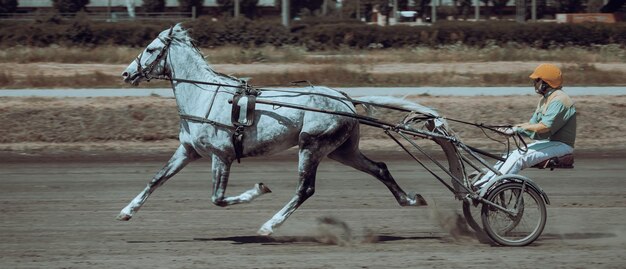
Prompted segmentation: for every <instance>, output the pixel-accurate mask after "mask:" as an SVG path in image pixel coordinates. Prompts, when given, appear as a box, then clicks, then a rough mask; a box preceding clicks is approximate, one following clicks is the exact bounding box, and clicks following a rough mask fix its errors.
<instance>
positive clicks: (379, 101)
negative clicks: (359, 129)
mask: <svg viewBox="0 0 626 269" xmlns="http://www.w3.org/2000/svg"><path fill="white" fill-rule="evenodd" d="M352 99H355V100H357V101H361V102H365V103H362V105H363V106H364V107H365V110H366V111H367V114H368V115H370V116H371V115H372V114H373V113H374V112H375V111H376V108H375V107H376V106H375V105H385V106H391V107H399V108H404V109H408V110H411V111H415V112H417V113H420V114H424V115H427V116H431V117H433V120H434V122H435V124H436V126H437V127H443V129H448V130H449V126H448V123H447V122H446V120H445V119H443V118H441V117H440V116H439V113H438V112H437V111H436V110H435V109H433V108H430V107H427V106H424V105H420V104H419V103H417V102H412V101H409V100H406V99H403V98H398V97H392V96H362V97H356V98H354V97H353V98H352ZM368 103H369V104H368ZM372 104H373V105H372Z"/></svg>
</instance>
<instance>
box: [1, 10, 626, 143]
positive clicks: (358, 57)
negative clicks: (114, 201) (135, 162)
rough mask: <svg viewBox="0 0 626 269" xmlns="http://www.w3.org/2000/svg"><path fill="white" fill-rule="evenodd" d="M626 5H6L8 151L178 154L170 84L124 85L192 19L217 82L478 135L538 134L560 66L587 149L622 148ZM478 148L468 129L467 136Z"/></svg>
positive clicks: (3, 35) (192, 30)
mask: <svg viewBox="0 0 626 269" xmlns="http://www.w3.org/2000/svg"><path fill="white" fill-rule="evenodd" d="M625 2H626V1H624V0H588V1H584V0H570V1H564V0H553V1H549V0H509V1H507V0H433V1H429V0H343V1H339V0H301V1H296V0H0V95H1V96H4V97H0V98H2V99H3V100H4V101H3V102H1V104H0V111H1V112H2V113H1V114H0V124H1V126H3V128H2V129H1V130H0V146H1V147H2V150H5V151H7V150H8V151H11V150H16V151H29V152H32V151H33V150H35V148H37V149H39V150H40V151H46V150H47V149H49V148H50V147H52V146H59V145H60V146H59V147H64V148H68V147H69V148H75V149H77V150H79V151H80V150H88V149H90V150H95V148H94V147H91V146H89V145H87V144H80V143H92V142H98V143H109V146H108V147H110V148H112V149H113V150H119V148H120V146H119V145H120V143H121V142H122V141H124V142H128V141H131V142H133V141H134V142H151V143H153V142H166V143H165V144H167V143H169V144H167V145H170V144H175V143H176V142H175V141H176V138H177V130H178V117H177V116H176V115H175V113H176V110H175V108H174V106H175V103H174V102H173V100H172V99H171V89H169V83H167V82H163V81H151V82H150V83H142V85H141V86H140V88H144V89H137V90H144V91H143V92H141V91H140V92H135V91H131V90H129V89H127V88H129V87H130V86H128V85H127V84H124V83H123V82H122V79H121V76H120V74H121V72H122V71H123V70H124V69H125V67H126V66H127V65H128V64H129V63H130V62H131V61H132V60H133V59H134V58H135V57H136V56H137V55H138V54H139V52H140V51H141V50H142V49H143V48H144V47H145V46H146V45H147V44H149V43H150V42H151V41H152V40H153V39H154V38H155V37H156V36H157V34H158V33H159V32H161V31H163V30H164V29H167V28H169V27H170V26H172V25H173V24H175V23H178V22H182V23H183V25H184V27H185V28H187V29H189V31H190V34H191V36H192V37H193V38H194V39H195V41H196V43H197V45H198V46H199V48H200V49H201V50H202V52H203V53H204V55H205V56H206V60H207V61H208V62H209V63H210V64H211V66H212V67H213V68H214V69H215V70H217V71H220V72H222V73H226V74H230V75H234V76H238V77H249V78H251V80H250V83H251V84H252V85H256V86H264V85H289V82H291V81H297V80H309V81H311V82H312V83H313V84H317V85H328V86H331V87H339V88H342V89H345V90H346V91H348V90H350V89H351V88H358V87H368V88H367V89H368V90H366V91H365V92H361V94H370V95H378V94H392V93H393V92H395V93H400V95H408V96H410V97H409V98H415V99H419V100H420V102H422V103H424V104H426V105H431V106H433V107H435V108H437V109H439V110H440V111H441V112H442V113H443V114H444V115H448V116H451V117H454V116H457V117H461V118H471V119H472V120H474V121H479V122H490V123H515V122H521V121H526V120H527V117H528V116H529V115H530V113H531V111H532V109H533V108H534V106H535V104H536V96H534V92H533V90H532V84H531V83H530V80H529V79H528V75H529V74H530V73H531V72H532V70H533V69H534V68H535V67H536V66H537V65H538V64H540V63H543V62H550V63H554V64H557V65H558V66H560V67H561V68H562V69H563V70H564V77H565V88H564V89H565V90H566V91H568V90H571V91H572V93H576V95H580V96H578V97H575V100H576V101H577V102H578V105H577V106H578V107H579V109H578V110H579V112H580V114H581V115H582V116H581V120H580V121H581V122H580V124H579V128H582V129H586V130H585V131H584V132H581V134H580V135H579V137H580V140H579V141H580V143H579V144H580V145H581V147H588V148H592V149H596V148H599V147H600V148H601V147H605V148H615V145H616V144H615V141H616V140H615V139H621V138H619V137H622V136H623V133H624V131H626V130H623V129H624V128H626V127H624V126H623V125H624V124H623V118H624V117H626V115H625V114H624V113H626V112H624V111H625V109H624V107H626V102H625V101H624V96H625V95H626V90H625V88H624V85H625V84H626V80H625V79H624V78H626V48H625V45H626V23H625V22H623V19H624V12H625V11H626V5H625ZM398 87H400V89H397V88H398ZM448 87H455V88H452V89H450V88H448ZM392 88H395V89H392ZM157 89H158V90H159V91H157ZM396 90H398V91H396ZM168 92H169V93H170V94H169V95H168V94H167V93H168ZM504 93H506V94H504ZM101 95H107V96H109V97H98V98H96V96H101ZM129 95H139V96H141V95H143V96H144V97H128V96H129ZM442 95H445V96H446V97H445V100H442V99H441V98H440V97H439V96H442ZM492 95H500V96H492ZM501 95H511V96H508V97H507V96H504V97H503V96H501ZM519 95H526V96H525V97H519ZM607 95H608V96H610V98H607ZM10 96H11V97H10ZM33 96H34V97H33ZM43 96H56V97H53V98H49V97H43ZM68 96H82V97H68ZM145 96H147V98H146V97H145ZM460 96H464V97H460ZM102 98H104V99H102ZM494 103H497V104H498V105H497V106H496V108H494V107H493V106H487V105H485V104H494ZM494 109H497V111H498V112H499V113H493V111H494ZM166 115H167V116H166ZM586 115H588V116H586ZM592 115H596V116H597V115H603V117H605V118H606V120H604V121H601V122H598V121H595V122H594V118H593V116H592ZM35 122H36V123H37V124H33V123H35ZM37 125H39V126H40V125H45V126H47V128H43V129H42V128H36V126H37ZM591 126H594V127H593V128H588V129H587V127H591ZM590 129H593V130H590ZM378 135H380V134H378V133H377V134H373V133H372V134H371V135H370V134H368V132H364V136H366V137H370V138H372V139H374V138H377V137H378ZM477 135H479V134H473V133H471V131H470V130H467V132H465V133H464V138H467V139H471V138H473V137H477ZM615 137H617V138H615ZM623 140H626V138H625V139H623ZM477 141H479V139H478V138H477ZM620 141H621V140H620ZM19 143H29V144H28V145H25V144H19ZM36 143H42V144H36ZM49 143H53V144H49ZM54 143H56V144H54ZM62 143H70V144H62ZM625 144H626V143H621V144H618V145H622V146H618V147H626V146H623V145H625ZM165 147H166V148H168V150H169V146H165Z"/></svg>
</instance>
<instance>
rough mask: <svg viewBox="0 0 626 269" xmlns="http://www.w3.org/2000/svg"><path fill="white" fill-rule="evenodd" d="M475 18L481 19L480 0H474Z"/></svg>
mask: <svg viewBox="0 0 626 269" xmlns="http://www.w3.org/2000/svg"><path fill="white" fill-rule="evenodd" d="M474 19H475V20H476V21H478V20H480V0H474Z"/></svg>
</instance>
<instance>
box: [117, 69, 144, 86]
mask: <svg viewBox="0 0 626 269" xmlns="http://www.w3.org/2000/svg"><path fill="white" fill-rule="evenodd" d="M122 78H123V79H124V82H126V83H130V84H132V85H133V86H137V85H138V84H139V80H140V79H141V77H140V76H139V73H135V74H132V75H131V74H129V73H128V72H124V73H122Z"/></svg>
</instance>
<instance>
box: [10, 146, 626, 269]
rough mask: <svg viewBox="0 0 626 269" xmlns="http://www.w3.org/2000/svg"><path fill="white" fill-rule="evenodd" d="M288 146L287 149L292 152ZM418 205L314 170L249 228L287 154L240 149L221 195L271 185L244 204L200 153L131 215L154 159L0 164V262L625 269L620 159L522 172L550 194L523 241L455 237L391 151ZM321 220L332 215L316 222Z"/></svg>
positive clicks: (282, 178) (449, 201) (448, 201)
mask: <svg viewBox="0 0 626 269" xmlns="http://www.w3.org/2000/svg"><path fill="white" fill-rule="evenodd" d="M293 157H295V156H292V158H293ZM370 157H372V158H374V159H376V160H381V161H386V162H387V163H388V165H389V168H390V171H391V172H392V174H394V176H395V177H396V179H397V180H398V182H399V183H400V185H401V186H403V187H404V188H405V189H406V190H407V191H417V192H418V193H421V194H422V195H424V197H425V198H426V199H427V200H428V201H429V202H430V205H429V206H428V207H419V208H402V207H399V206H398V205H397V204H396V202H395V200H394V199H393V197H392V196H391V195H390V193H389V192H388V191H387V190H386V189H385V188H384V187H383V185H382V184H381V183H379V182H377V181H376V180H375V179H373V178H371V177H370V176H368V175H365V174H363V173H360V172H357V171H354V170H353V169H351V168H348V167H345V166H342V165H340V164H338V163H336V162H332V161H326V162H323V163H322V165H321V166H320V168H319V173H318V181H317V189H316V194H315V196H313V197H312V198H311V199H309V200H308V201H307V202H306V203H305V204H304V205H303V206H302V207H301V208H300V209H299V210H298V211H296V213H295V214H293V215H292V216H291V218H290V219H289V220H288V221H287V222H286V224H285V225H283V226H282V227H281V228H280V229H279V230H277V233H276V234H275V235H274V236H273V237H269V238H267V237H259V236H256V235H255V232H256V230H257V229H258V227H259V226H260V225H261V224H262V223H263V222H264V221H266V220H267V219H268V218H269V217H270V216H271V215H273V214H274V213H275V212H276V211H277V210H278V209H279V208H281V207H282V206H283V204H284V203H286V202H287V201H288V200H289V199H290V197H291V196H292V195H293V191H294V189H295V186H296V180H295V178H294V177H295V175H296V162H295V161H294V160H291V161H279V160H267V159H264V160H260V159H252V160H245V161H244V162H243V163H242V164H238V165H235V166H234V167H233V171H232V173H231V181H230V186H229V190H228V193H229V194H237V193H240V192H242V191H244V190H246V189H248V188H250V187H251V186H252V185H253V184H254V183H256V182H261V181H262V182H265V183H266V184H268V185H269V186H270V188H272V190H273V193H271V194H268V195H267V196H263V197H261V198H259V199H258V200H256V201H255V202H253V203H252V204H247V205H240V206H233V207H230V208H219V207H217V206H214V205H212V204H211V203H210V198H209V197H210V196H209V195H210V188H211V187H210V186H211V185H210V180H209V176H210V172H209V167H210V165H209V163H208V162H207V161H206V160H200V161H197V162H195V163H192V164H191V165H190V166H189V167H187V168H186V169H184V170H183V171H182V172H181V173H179V174H178V175H176V176H175V177H174V178H173V179H172V180H171V181H170V182H168V183H167V184H166V185H164V186H163V187H162V188H161V189H159V190H157V191H156V192H155V193H154V194H153V195H152V197H151V198H150V199H149V201H148V202H147V203H146V205H145V206H144V207H143V209H142V211H140V212H138V213H137V215H136V216H135V218H134V219H132V220H131V221H129V222H119V221H116V220H115V216H116V215H117V213H118V212H119V210H120V209H121V208H122V207H123V206H124V205H125V204H126V203H127V202H128V201H129V200H130V199H131V198H132V197H134V196H135V195H136V194H137V193H138V192H139V191H140V189H142V188H143V186H144V184H145V183H146V182H147V181H148V179H149V178H150V177H151V176H152V175H153V174H154V173H155V172H156V171H157V170H158V169H159V168H160V167H161V166H162V164H163V162H164V160H160V161H158V162H116V161H115V160H108V161H106V162H54V160H53V161H52V162H47V163H33V164H25V163H18V164H15V163H14V164H8V163H0V203H1V204H2V206H1V207H0V213H1V214H0V267H2V268H623V266H624V261H625V260H624V255H625V254H626V251H625V249H626V233H625V232H624V231H625V230H626V229H625V228H626V226H624V223H625V222H626V196H625V195H624V191H623V190H624V189H625V188H626V181H624V180H623V172H624V168H623V164H624V161H625V159H623V158H620V159H584V158H583V159H577V162H576V168H575V169H573V170H557V171H553V172H549V171H545V170H529V171H526V172H525V173H526V175H527V176H530V177H531V178H533V179H534V180H535V181H536V182H537V183H538V184H539V185H541V186H542V188H543V189H544V190H545V191H546V193H547V194H548V195H549V197H550V199H551V201H552V204H551V205H550V206H548V223H547V225H546V229H545V231H544V233H543V234H542V236H541V237H540V238H539V239H538V240H537V241H535V243H533V244H532V245H530V246H527V247H523V248H509V247H492V246H490V245H487V244H483V243H480V242H478V241H477V240H476V239H474V238H473V237H472V236H471V235H470V234H461V235H454V236H453V234H452V233H451V230H449V228H447V227H449V225H448V221H449V220H451V219H454V218H453V216H454V215H455V212H458V210H459V208H460V204H459V203H458V202H456V201H454V200H453V198H452V195H451V194H450V193H448V192H447V190H445V189H444V187H443V186H441V185H440V184H439V183H438V182H437V181H436V180H435V179H433V178H432V177H431V176H429V175H428V174H427V173H426V172H425V171H424V170H423V169H420V168H418V167H417V166H416V164H415V163H414V162H407V161H398V160H395V159H391V160H388V159H386V158H382V157H380V156H378V155H376V154H370ZM322 218H329V219H332V220H335V221H337V222H338V223H340V224H341V223H343V224H345V225H346V226H347V228H341V227H340V226H341V225H327V224H323V223H322V221H320V219H322Z"/></svg>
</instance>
